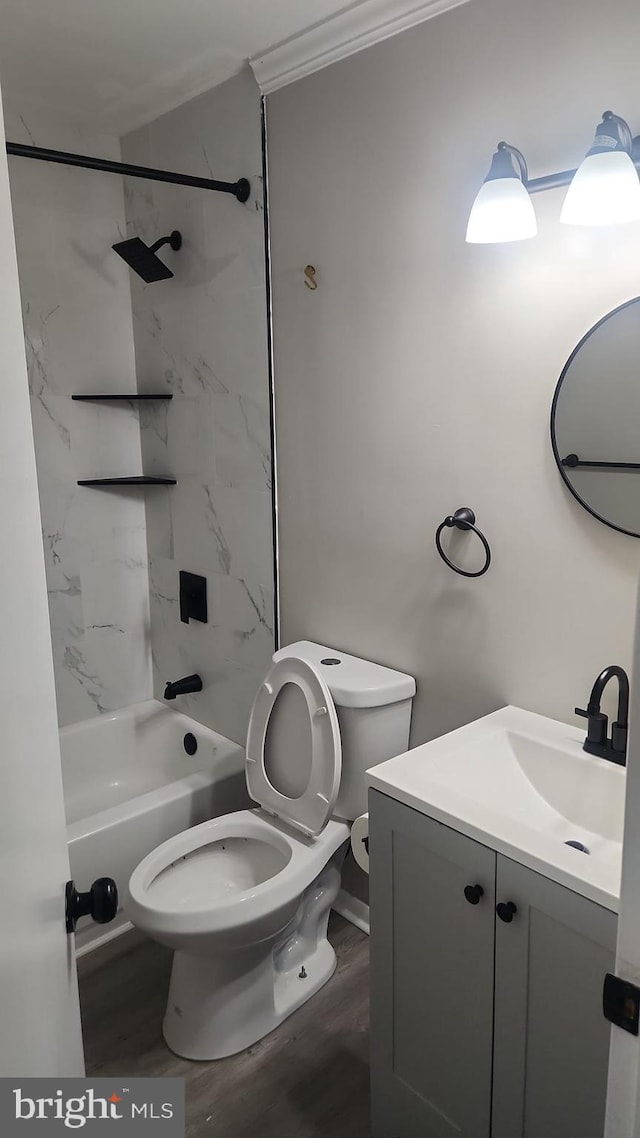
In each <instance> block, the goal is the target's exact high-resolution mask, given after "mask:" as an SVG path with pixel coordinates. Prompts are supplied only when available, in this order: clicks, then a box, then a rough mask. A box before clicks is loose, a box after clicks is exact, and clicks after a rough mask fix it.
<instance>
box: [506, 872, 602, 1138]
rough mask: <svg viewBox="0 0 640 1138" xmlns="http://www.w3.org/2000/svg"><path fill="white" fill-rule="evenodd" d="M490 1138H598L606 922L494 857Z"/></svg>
mask: <svg viewBox="0 0 640 1138" xmlns="http://www.w3.org/2000/svg"><path fill="white" fill-rule="evenodd" d="M496 897H497V899H498V904H500V903H504V902H507V903H508V902H509V901H511V902H513V903H514V904H515V905H516V907H517V913H516V914H515V916H514V919H513V921H512V922H510V923H504V922H503V921H501V920H497V921H496V974H495V1038H494V1069H493V1125H492V1131H491V1133H492V1138H514V1136H515V1135H523V1138H602V1135H603V1133H604V1111H605V1098H606V1093H607V1067H608V1057H609V1035H610V1030H611V1025H610V1024H609V1023H608V1021H607V1020H606V1019H605V1018H604V1015H603V1014H602V985H603V983H604V977H605V973H606V972H611V971H612V970H613V968H614V964H615V947H616V925H617V918H616V915H615V913H611V912H609V910H608V909H603V908H602V907H601V906H600V905H596V904H594V902H593V901H588V900H587V899H586V898H585V897H581V896H579V894H577V893H573V892H572V891H571V890H570V889H565V888H563V886H561V885H556V883H555V882H553V881H549V880H548V878H546V877H542V876H541V875H540V874H538V873H533V872H532V871H531V870H530V869H525V867H524V866H522V865H518V863H517V862H514V861H510V860H509V859H508V858H506V857H501V856H499V857H498V864H497V886H496Z"/></svg>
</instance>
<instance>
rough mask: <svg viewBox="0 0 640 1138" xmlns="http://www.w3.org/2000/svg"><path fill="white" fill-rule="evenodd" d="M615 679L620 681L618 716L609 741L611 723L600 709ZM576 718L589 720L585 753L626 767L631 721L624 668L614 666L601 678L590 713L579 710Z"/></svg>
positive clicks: (592, 691)
mask: <svg viewBox="0 0 640 1138" xmlns="http://www.w3.org/2000/svg"><path fill="white" fill-rule="evenodd" d="M614 676H615V677H616V679H617V681H618V714H617V717H616V721H615V723H612V724H611V738H610V739H608V738H607V728H608V726H609V721H608V719H607V716H606V715H604V714H603V712H602V711H601V710H600V701H601V700H602V693H603V692H604V689H605V688H606V686H607V684H608V683H609V680H611V679H613V677H614ZM575 712H576V715H584V717H585V719H586V720H587V737H586V739H585V741H584V746H583V750H585V751H588V752H589V754H590V755H599V756H600V758H601V759H609V761H610V762H612V763H619V765H620V766H622V767H624V766H626V764H627V730H628V719H629V677H628V675H627V673H626V672H625V670H624V668H620V667H618V665H617V664H611V665H610V666H609V667H608V668H605V670H604V672H601V673H600V675H599V676H598V678H597V680H596V682H595V684H594V685H593V687H592V689H591V695H590V696H589V702H588V704H587V710H586V711H584V710H583V708H581V707H576V709H575Z"/></svg>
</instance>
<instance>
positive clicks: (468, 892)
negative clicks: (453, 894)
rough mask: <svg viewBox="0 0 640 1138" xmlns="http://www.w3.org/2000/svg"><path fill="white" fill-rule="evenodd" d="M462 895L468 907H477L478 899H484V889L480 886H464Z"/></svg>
mask: <svg viewBox="0 0 640 1138" xmlns="http://www.w3.org/2000/svg"><path fill="white" fill-rule="evenodd" d="M464 895H465V897H466V898H467V901H468V902H469V904H470V905H477V904H478V902H479V900H480V898H481V897H484V889H483V888H482V886H481V885H465V887H464Z"/></svg>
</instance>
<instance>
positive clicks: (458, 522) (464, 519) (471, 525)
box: [436, 506, 491, 577]
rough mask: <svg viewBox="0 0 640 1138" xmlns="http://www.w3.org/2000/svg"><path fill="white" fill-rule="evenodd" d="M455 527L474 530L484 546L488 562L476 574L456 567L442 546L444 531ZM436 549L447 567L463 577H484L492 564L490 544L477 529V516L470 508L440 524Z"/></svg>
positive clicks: (463, 507) (450, 516)
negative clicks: (441, 539)
mask: <svg viewBox="0 0 640 1138" xmlns="http://www.w3.org/2000/svg"><path fill="white" fill-rule="evenodd" d="M453 526H455V527H456V529H463V530H464V529H470V530H473V532H474V533H477V535H478V537H479V538H480V541H481V542H482V544H483V546H484V552H485V555H486V561H485V563H484V565H483V566H482V569H478V570H477V572H475V573H469V572H468V570H466V569H460V567H459V566H458V565H454V564H453V561H450V560H449V558H448V557H447V555H446V553H445V552H444V549H443V548H442V545H441V543H440V534H441V533H442V531H443V529H452V528H453ZM436 549H437V550H438V553H439V554H440V556H441V558H442V560H443V561H444V563H445V565H448V566H449V568H450V569H453V571H454V573H460V575H461V576H462V577H482V575H483V574H484V573H486V571H487V569H488V568H489V566H490V564H491V550H490V549H489V542H488V541H487V539H486V537H485V536H484V534H483V533H482V531H481V530H479V529H478V528H477V526H476V515H475V514H474V512H473V510H472V509H470V508H469V506H461V507H460V509H459V510H456V512H455V514H449V517H448V518H445V519H444V521H443V522H440V525H439V526H438V528H437V530H436Z"/></svg>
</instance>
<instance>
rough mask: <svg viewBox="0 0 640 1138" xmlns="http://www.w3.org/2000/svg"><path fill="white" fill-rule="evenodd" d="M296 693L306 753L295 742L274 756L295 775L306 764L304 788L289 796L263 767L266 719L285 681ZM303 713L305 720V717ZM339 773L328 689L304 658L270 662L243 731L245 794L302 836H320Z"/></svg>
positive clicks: (333, 711) (335, 793)
mask: <svg viewBox="0 0 640 1138" xmlns="http://www.w3.org/2000/svg"><path fill="white" fill-rule="evenodd" d="M288 684H291V685H293V687H294V688H295V689H296V690H297V693H298V704H299V703H300V700H299V695H300V694H301V695H302V697H303V700H304V703H305V704H306V708H305V709H304V721H305V722H304V744H301V745H304V746H305V749H310V754H305V755H302V754H301V753H300V750H299V749H298V748H297V747H295V746H290V747H287V748H286V749H285V750H284V751H283V752H281V753H280V754H279V755H278V762H279V766H280V769H281V770H282V769H283V767H284V770H285V773H286V772H287V771H289V772H290V773H291V775H292V776H295V773H296V771H297V770H299V769H300V768H301V767H302V768H303V769H304V764H305V763H306V765H307V769H308V771H309V778H308V782H307V784H306V788H302V792H301V793H299V794H296V796H295V797H293V796H291V797H290V796H288V795H287V794H286V793H283V792H282V791H280V790H277V789H276V787H275V786H274V785H273V784H272V782H271V781H270V779H269V776H268V774H267V769H266V750H265V747H266V743H267V732H268V728H269V721H270V719H271V716H272V713H273V710H274V708H275V706H276V704H277V701H278V699H279V698H280V697H281V693H282V689H283V688H284V687H285V685H288ZM307 715H308V720H307ZM341 773H342V745H341V742H340V727H339V725H338V715H337V712H336V709H335V705H334V702H333V699H332V698H331V692H330V691H329V688H328V687H327V684H326V683H325V681H324V679H323V678H322V676H321V675H320V673H319V672H317V671H316V669H315V668H314V667H313V666H312V665H311V664H308V663H307V662H306V661H305V660H300V659H297V658H296V657H294V656H290V657H286V658H285V659H283V660H279V661H278V662H277V663H276V664H273V665H272V666H271V668H270V669H269V671H268V672H267V675H266V677H265V679H264V681H263V683H262V685H261V687H260V690H259V692H258V694H257V696H256V698H255V700H254V702H253V707H252V709H251V718H250V719H249V731H248V734H247V757H246V776H247V788H248V790H249V794H250V795H251V797H252V798H253V800H254V801H255V802H259V803H260V805H261V806H263V807H264V809H265V810H268V811H269V812H270V813H271V814H275V815H276V816H277V817H278V818H282V819H283V821H285V822H290V823H291V824H292V825H294V826H296V827H297V828H298V829H300V830H303V831H304V833H305V834H319V833H320V831H321V830H322V829H324V827H325V826H326V824H327V822H328V820H329V818H330V817H331V814H332V812H333V807H334V805H335V802H336V799H337V797H338V790H339V789H340V775H341Z"/></svg>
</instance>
